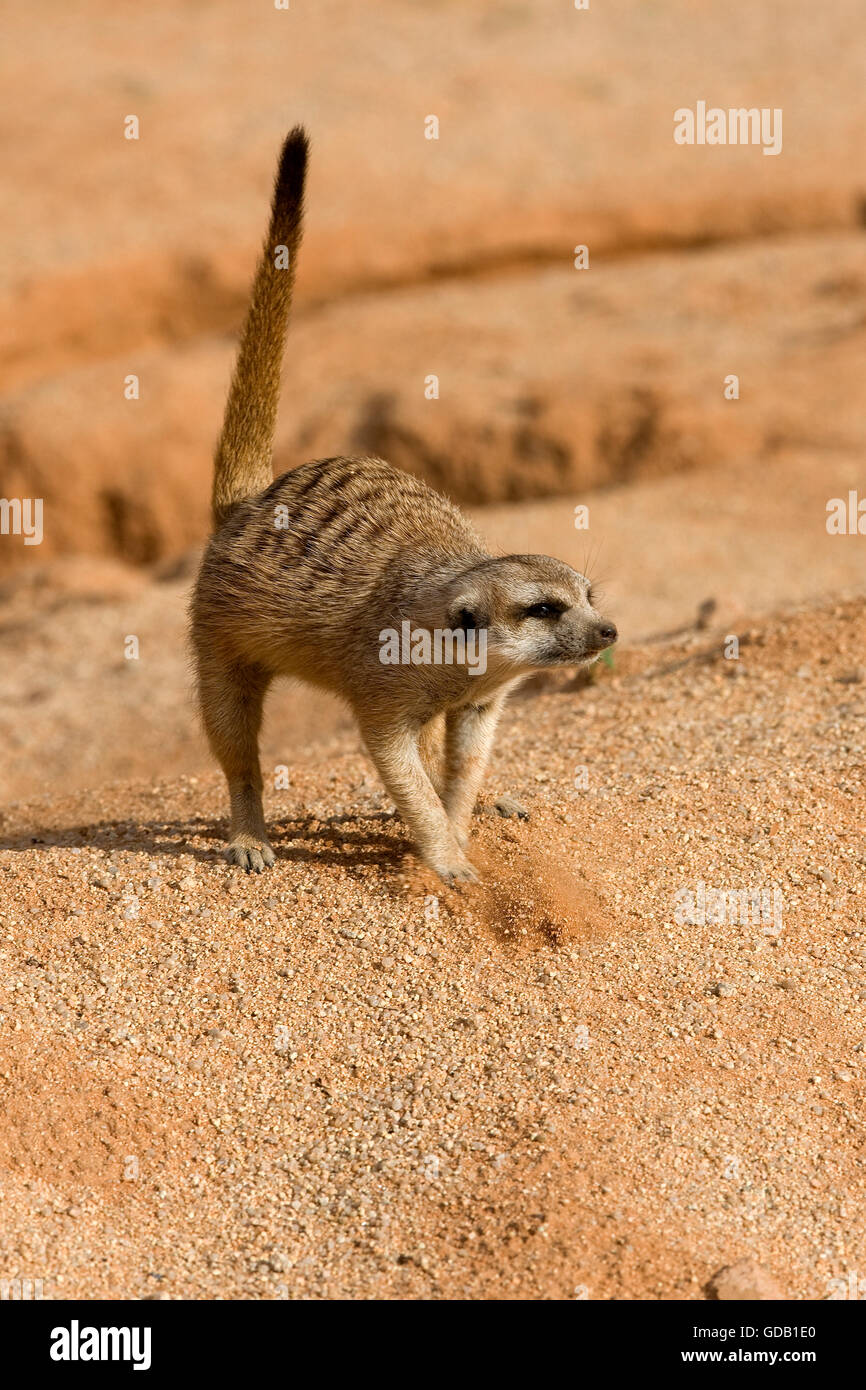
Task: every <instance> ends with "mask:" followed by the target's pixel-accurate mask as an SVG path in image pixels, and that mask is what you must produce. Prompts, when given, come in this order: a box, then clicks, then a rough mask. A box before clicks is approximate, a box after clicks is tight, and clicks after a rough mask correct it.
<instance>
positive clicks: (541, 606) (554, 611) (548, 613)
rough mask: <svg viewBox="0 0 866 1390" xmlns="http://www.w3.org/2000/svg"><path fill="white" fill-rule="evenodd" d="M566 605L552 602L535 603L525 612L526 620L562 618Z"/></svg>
mask: <svg viewBox="0 0 866 1390" xmlns="http://www.w3.org/2000/svg"><path fill="white" fill-rule="evenodd" d="M565 607H566V606H565V604H564V603H557V602H556V601H555V600H551V601H550V602H549V603H533V604H532V605H531V607H529V608H525V609H524V610H523V616H524V618H561V617H562V615H563V613H564V612H565Z"/></svg>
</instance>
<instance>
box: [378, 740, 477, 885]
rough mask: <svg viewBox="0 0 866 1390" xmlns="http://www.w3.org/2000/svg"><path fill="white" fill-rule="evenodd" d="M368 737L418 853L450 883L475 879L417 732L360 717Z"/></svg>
mask: <svg viewBox="0 0 866 1390" xmlns="http://www.w3.org/2000/svg"><path fill="white" fill-rule="evenodd" d="M358 722H359V725H360V728H361V733H362V735H363V738H364V741H365V743H366V745H367V747H368V749H369V750H370V756H371V757H372V759H373V761H374V763H375V764H376V767H377V769H378V771H379V776H380V777H381V778H382V781H383V782H384V784H385V788H386V790H387V791H388V793H389V795H390V796H391V797H392V799H393V801H394V802H395V804H396V806H397V810H398V811H399V812H400V815H401V816H402V818H403V820H404V821H405V823H406V826H407V827H408V830H409V832H410V834H411V835H412V837H413V839H414V840H415V844H416V846H417V848H418V852H419V854H420V855H421V857H422V859H423V860H424V862H425V864H428V865H429V867H430V868H431V869H433V870H434V871H435V872H436V873H437V874H438V875H439V877H440V878H442V879H444V880H445V882H446V883H450V882H452V881H454V880H456V879H464V880H466V879H468V880H474V879H475V878H476V877H477V875H476V873H475V870H474V868H473V867H472V865H471V864H470V862H469V860H468V859H467V858H466V855H465V854H464V853H463V850H462V848H461V846H460V844H459V843H458V841H457V837H456V836H455V834H454V831H453V829H452V827H451V823H450V821H449V820H448V816H447V815H446V813H445V808H444V806H443V805H442V802H441V801H440V800H439V797H438V796H437V795H436V790H435V788H434V786H433V783H432V782H431V781H430V778H429V777H428V776H427V773H426V771H425V770H424V763H423V760H422V757H421V750H420V748H419V732H420V731H419V730H418V729H417V728H415V727H414V726H412V725H410V724H408V723H406V722H405V721H403V720H399V721H398V720H387V721H384V722H380V721H378V720H372V719H371V718H370V717H369V715H365V716H363V717H359V720H358Z"/></svg>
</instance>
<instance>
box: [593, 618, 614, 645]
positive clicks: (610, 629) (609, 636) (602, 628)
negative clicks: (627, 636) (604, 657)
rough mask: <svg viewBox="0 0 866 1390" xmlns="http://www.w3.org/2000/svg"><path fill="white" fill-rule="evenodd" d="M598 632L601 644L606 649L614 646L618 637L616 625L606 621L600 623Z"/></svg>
mask: <svg viewBox="0 0 866 1390" xmlns="http://www.w3.org/2000/svg"><path fill="white" fill-rule="evenodd" d="M597 631H598V640H599V642H601V643H602V644H603V645H604V646H605V647H611V646H613V644H614V642H615V641H616V635H617V634H616V624H615V623H611V622H608V621H607V620H605V622H602V623H599V625H598V629H597Z"/></svg>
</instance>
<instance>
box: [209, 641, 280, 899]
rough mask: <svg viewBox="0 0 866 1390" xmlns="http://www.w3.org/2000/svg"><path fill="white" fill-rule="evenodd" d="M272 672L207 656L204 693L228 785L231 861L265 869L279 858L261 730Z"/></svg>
mask: <svg viewBox="0 0 866 1390" xmlns="http://www.w3.org/2000/svg"><path fill="white" fill-rule="evenodd" d="M270 682H271V676H270V674H269V673H268V672H266V671H263V670H262V669H261V668H260V667H258V666H231V667H227V666H222V665H220V664H219V663H217V662H210V661H202V662H201V663H200V667H199V699H200V702H201V712H202V720H203V722H204V726H205V731H206V733H207V736H208V741H209V743H210V746H211V748H212V749H213V752H214V755H215V757H216V758H217V759H218V761H219V763H220V766H221V767H222V770H223V772H224V773H225V775H226V781H227V782H228V786H229V799H230V802H231V830H230V837H229V843H228V846H227V848H226V858H227V859H228V861H229V863H230V864H237V865H239V867H240V868H242V869H247V870H252V871H253V872H254V873H261V871H262V869H264V868H270V867H271V865H272V864H273V863H274V851H273V850H272V849H271V846H270V844H269V843H268V836H267V831H266V829H265V815H264V809H263V806H262V772H261V767H260V766H259V730H260V728H261V723H262V706H263V703H264V698H265V692H266V691H267V688H268V686H269V684H270Z"/></svg>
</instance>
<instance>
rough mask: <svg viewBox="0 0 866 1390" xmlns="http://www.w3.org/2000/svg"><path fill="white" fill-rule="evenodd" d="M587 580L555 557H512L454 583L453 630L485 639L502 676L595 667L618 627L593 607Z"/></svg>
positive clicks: (476, 567) (489, 657) (482, 566)
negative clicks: (483, 632)
mask: <svg viewBox="0 0 866 1390" xmlns="http://www.w3.org/2000/svg"><path fill="white" fill-rule="evenodd" d="M592 599H593V595H592V586H591V584H590V582H589V580H588V579H586V578H585V577H584V576H583V575H582V574H578V572H577V570H573V569H572V568H571V566H570V565H566V564H563V562H562V561H561V560H554V559H551V557H550V556H549V555H506V556H504V557H503V558H501V559H489V560H484V561H482V562H481V563H480V564H477V565H473V566H472V567H471V568H470V569H468V570H466V571H465V572H464V573H463V574H461V575H460V576H459V577H458V579H457V580H456V581H455V582H454V585H453V588H452V591H451V594H450V595H449V613H448V617H449V623H450V625H451V626H452V627H455V628H461V627H462V628H464V629H466V630H469V629H471V628H477V629H481V630H486V632H487V660H488V664H489V666H491V667H499V668H501V669H502V670H503V671H505V670H509V669H511V670H514V671H515V673H516V672H519V671H535V670H542V669H544V668H546V667H550V666H580V665H588V664H589V663H590V662H592V661H595V660H596V658H597V657H598V656H599V655H600V653H601V652H603V651H604V650H605V648H606V647H611V646H613V644H614V642H615V641H616V637H617V631H616V626H615V625H614V624H613V623H612V622H611V621H610V619H609V618H603V617H602V616H601V614H600V613H598V612H597V610H596V609H595V607H594V606H593V602H592Z"/></svg>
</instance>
